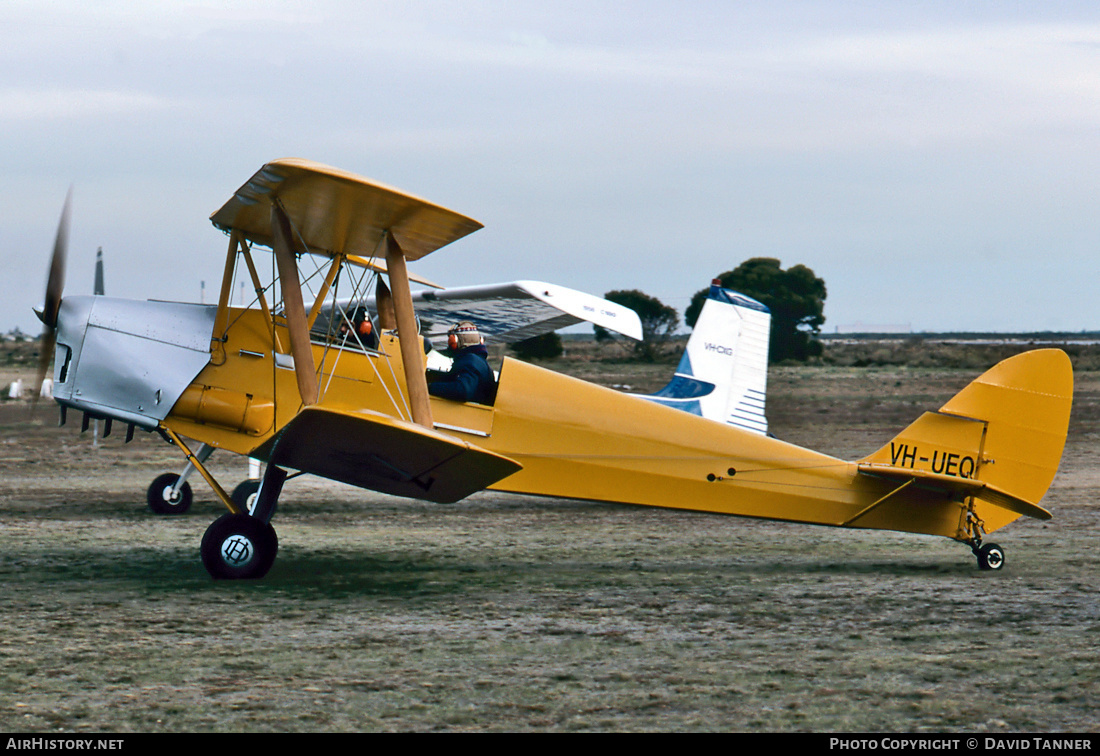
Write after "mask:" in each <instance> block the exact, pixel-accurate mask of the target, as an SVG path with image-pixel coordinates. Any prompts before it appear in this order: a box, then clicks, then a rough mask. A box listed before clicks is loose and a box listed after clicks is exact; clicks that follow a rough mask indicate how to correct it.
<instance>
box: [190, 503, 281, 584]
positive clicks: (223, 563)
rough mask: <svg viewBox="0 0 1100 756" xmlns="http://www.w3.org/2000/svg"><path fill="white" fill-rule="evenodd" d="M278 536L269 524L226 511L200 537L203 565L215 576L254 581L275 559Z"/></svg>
mask: <svg viewBox="0 0 1100 756" xmlns="http://www.w3.org/2000/svg"><path fill="white" fill-rule="evenodd" d="M278 550H279V539H278V537H277V536H276V535H275V528H273V527H271V524H270V523H267V522H263V521H261V520H257V519H256V518H255V517H249V516H248V515H235V514H225V515H222V516H221V517H219V518H218V519H216V520H214V522H213V523H212V524H211V525H210V527H209V528H207V529H206V534H205V535H203V537H202V564H203V566H204V567H206V571H207V572H209V573H210V575H211V577H213V578H214V579H216V580H217V579H223V580H255V579H257V578H262V577H263V576H264V575H266V574H267V571H268V570H270V569H271V565H272V564H273V563H274V562H275V554H276V552H278Z"/></svg>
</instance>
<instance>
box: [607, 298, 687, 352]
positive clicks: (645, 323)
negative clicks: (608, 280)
mask: <svg viewBox="0 0 1100 756" xmlns="http://www.w3.org/2000/svg"><path fill="white" fill-rule="evenodd" d="M604 299H607V300H609V301H611V302H615V303H616V304H621V305H622V306H624V307H629V308H630V309H632V310H634V312H636V313H638V318H639V319H640V320H641V321H642V340H641V341H635V342H631V346H630V349H631V351H632V352H633V354H634V356H635V357H637V358H638V359H640V360H642V361H644V362H655V361H656V360H657V358H658V357H659V356H660V355H661V352H662V351H664V347H665V344H666V343H667V342H668V341H669V339H671V338H672V335H673V334H674V333H676V327H677V326H679V325H680V316H679V315H678V314H677V312H676V310H675V309H674V308H672V307H669V306H668V305H666V304H664V303H663V302H662V301H661V300H659V299H657V298H656V297H651V296H649V295H648V294H644V293H642V292H640V291H638V290H637V289H628V290H616V291H609V292H607V293H606V294H604ZM594 329H595V332H596V340H597V341H610V340H612V339H614V335H613V334H612V333H611V332H610V331H608V330H607V329H605V328H601V327H600V326H594ZM620 343H622V342H620Z"/></svg>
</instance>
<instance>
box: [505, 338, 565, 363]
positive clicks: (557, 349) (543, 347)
mask: <svg viewBox="0 0 1100 756" xmlns="http://www.w3.org/2000/svg"><path fill="white" fill-rule="evenodd" d="M511 348H512V351H513V352H515V353H516V355H517V356H518V357H519V358H520V359H523V360H532V359H539V360H552V359H554V358H555V357H561V356H562V354H563V353H564V352H565V348H564V347H563V346H562V343H561V336H559V335H558V334H556V333H554V332H553V331H550V332H549V333H543V334H539V335H538V336H532V337H531V338H529V339H524V340H523V341H517V342H516V343H515V344H512V347H511Z"/></svg>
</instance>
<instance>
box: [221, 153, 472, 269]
mask: <svg viewBox="0 0 1100 756" xmlns="http://www.w3.org/2000/svg"><path fill="white" fill-rule="evenodd" d="M273 201H278V202H279V203H280V204H281V205H282V207H283V209H284V210H285V211H286V214H287V217H288V218H289V219H290V222H291V224H292V226H293V227H294V230H295V231H296V232H297V234H298V235H299V236H300V237H301V240H302V242H304V243H305V245H306V246H307V247H308V248H309V251H310V252H313V253H316V254H328V255H332V254H335V253H338V252H343V253H344V254H349V255H359V256H362V257H373V256H375V255H377V254H378V251H379V248H380V247H379V245H380V242H381V240H382V238H383V236H384V235H385V233H386V231H390V232H392V233H393V235H394V238H395V239H396V240H397V242H398V244H399V245H400V246H401V251H402V252H403V253H404V255H405V258H406V259H408V260H418V259H420V258H421V257H423V256H424V255H427V254H429V253H431V252H434V251H435V250H437V249H439V248H440V247H443V246H445V245H447V244H450V243H451V242H453V241H455V240H457V239H461V238H462V237H463V236H466V235H467V234H471V233H473V232H474V231H477V230H478V229H479V228H481V227H482V226H481V224H480V223H478V222H477V221H476V220H473V219H472V218H467V217H466V216H464V215H459V214H458V213H456V212H454V211H453V210H448V209H447V208H445V207H440V206H439V205H436V204H434V203H431V202H428V201H427V200H424V199H421V198H419V197H416V196H414V195H411V194H408V193H406V192H403V191H401V190H400V189H394V188H393V187H390V186H386V185H385V184H380V183H378V182H376V181H372V180H370V179H368V178H364V177H362V176H357V175H355V174H354V173H348V172H347V171H342V170H340V169H338V168H332V167H330V166H327V165H321V164H320V163H314V162H311V161H309V160H301V159H297V158H287V159H283V160H275V161H272V162H270V163H268V164H266V165H265V166H264V167H263V168H261V169H260V170H259V171H257V172H256V173H255V175H253V176H252V178H251V179H249V180H248V182H247V183H245V184H244V185H243V186H242V187H241V188H240V189H238V190H237V191H236V192H235V193H234V194H233V196H232V197H231V198H230V199H229V201H228V202H226V203H225V204H224V205H223V206H222V207H221V208H220V209H219V210H218V211H217V212H215V213H214V214H213V215H211V216H210V221H211V222H212V223H213V224H214V225H215V226H217V227H218V228H220V229H222V230H223V231H230V230H235V231H238V232H239V233H241V234H243V235H244V237H245V238H246V239H248V240H249V241H251V242H255V243H257V244H261V245H264V246H268V247H270V246H271V245H272V239H273V236H272V229H271V203H272V202H273Z"/></svg>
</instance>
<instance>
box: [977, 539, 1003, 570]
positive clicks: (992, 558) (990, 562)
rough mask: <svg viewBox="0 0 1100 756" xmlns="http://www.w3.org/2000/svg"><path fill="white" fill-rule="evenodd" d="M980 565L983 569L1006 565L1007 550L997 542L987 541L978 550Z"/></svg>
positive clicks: (993, 568)
mask: <svg viewBox="0 0 1100 756" xmlns="http://www.w3.org/2000/svg"><path fill="white" fill-rule="evenodd" d="M977 554H978V567H980V568H981V569H983V570H999V569H1001V568H1002V567H1004V566H1005V551H1004V549H1002V548H1001V547H1000V546H998V545H997V544H995V543H987V544H985V545H984V546H982V547H981V548H980V549H978V551H977Z"/></svg>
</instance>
